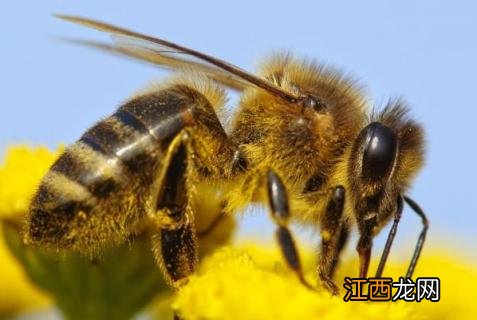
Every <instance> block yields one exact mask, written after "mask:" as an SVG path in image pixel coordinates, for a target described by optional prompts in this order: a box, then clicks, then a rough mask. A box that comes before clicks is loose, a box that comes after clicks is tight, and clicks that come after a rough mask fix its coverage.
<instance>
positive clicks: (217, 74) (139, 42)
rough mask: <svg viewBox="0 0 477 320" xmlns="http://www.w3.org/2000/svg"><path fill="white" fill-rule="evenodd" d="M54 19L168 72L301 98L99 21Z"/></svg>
mask: <svg viewBox="0 0 477 320" xmlns="http://www.w3.org/2000/svg"><path fill="white" fill-rule="evenodd" d="M57 17H58V18H61V19H63V20H67V21H70V22H73V23H77V24H80V25H84V26H86V27H90V28H94V29H97V30H99V31H102V32H107V33H109V34H110V35H111V37H112V40H113V45H110V46H108V45H103V44H100V43H93V42H89V44H93V46H96V47H98V46H99V47H100V48H101V47H102V48H103V49H106V50H108V51H112V52H115V53H120V54H123V55H127V56H130V57H134V58H138V59H141V60H144V61H148V62H152V63H155V64H159V65H162V66H168V67H170V68H176V67H180V68H186V67H192V68H196V69H199V70H201V71H204V72H205V73H206V74H208V75H209V76H211V78H212V79H214V80H216V81H219V82H221V83H224V84H225V85H228V86H230V87H232V88H239V90H243V89H244V88H245V86H246V85H254V86H257V87H259V88H262V89H264V90H266V91H268V92H269V93H271V94H273V95H275V96H277V97H280V98H282V99H285V100H287V101H289V102H295V101H296V100H297V99H299V98H300V97H298V96H295V95H294V94H292V93H290V92H287V91H285V90H283V89H282V88H280V87H278V86H276V85H274V84H273V83H271V82H269V81H267V80H266V79H263V78H260V77H257V76H255V75H253V74H251V73H248V72H247V71H245V70H243V69H241V68H239V67H236V66H234V65H232V64H230V63H228V62H225V61H223V60H220V59H217V58H214V57H212V56H209V55H206V54H204V53H202V52H199V51H196V50H193V49H189V48H186V47H183V46H181V45H178V44H175V43H172V42H169V41H166V40H163V39H159V38H154V37H151V36H148V35H144V34H141V33H137V32H134V31H130V30H127V29H123V28H120V27H116V26H113V25H110V24H107V23H103V22H100V21H95V20H91V19H86V18H80V17H75V16H66V15H57ZM94 44H96V45H94Z"/></svg>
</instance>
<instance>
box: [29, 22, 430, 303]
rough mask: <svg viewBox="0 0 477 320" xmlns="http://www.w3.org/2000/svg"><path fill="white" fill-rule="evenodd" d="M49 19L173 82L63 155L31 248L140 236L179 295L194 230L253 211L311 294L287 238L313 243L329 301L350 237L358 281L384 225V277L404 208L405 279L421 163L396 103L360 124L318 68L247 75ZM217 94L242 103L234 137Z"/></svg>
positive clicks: (190, 265) (359, 110) (275, 60)
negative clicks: (145, 230) (252, 207)
mask: <svg viewBox="0 0 477 320" xmlns="http://www.w3.org/2000/svg"><path fill="white" fill-rule="evenodd" d="M59 17H60V18H62V19H64V20H67V21H70V22H74V23H78V24H81V25H84V26H87V27H91V28H95V29H98V30H100V31H103V32H106V33H109V34H110V35H111V36H112V40H113V41H112V44H104V43H97V42H87V41H85V42H82V43H83V44H86V45H89V46H93V47H96V48H100V49H102V50H106V51H109V52H113V53H117V54H122V55H126V56H129V57H133V58H137V59H140V60H143V61H147V62H150V63H154V64H157V65H160V66H162V67H166V68H170V69H172V70H176V71H178V72H177V74H176V75H175V76H173V77H172V78H171V79H169V80H166V81H164V82H163V83H162V84H160V85H156V86H152V87H150V88H148V89H147V90H144V91H142V92H141V93H139V94H137V95H136V96H134V97H133V98H131V99H130V100H128V101H127V102H126V103H124V104H122V105H121V106H120V107H119V109H117V110H116V112H115V113H114V114H112V115H111V116H110V117H108V118H106V119H104V120H101V121H100V122H98V123H97V124H96V125H94V126H93V127H91V128H90V129H88V130H87V131H86V132H85V133H84V134H83V135H82V137H81V138H80V139H79V140H78V141H77V142H75V143H74V144H72V145H71V146H69V147H67V148H66V150H65V151H64V153H63V154H62V155H61V157H59V159H58V160H57V161H56V162H55V163H54V164H53V166H52V167H51V169H50V170H49V172H48V173H47V174H46V176H45V177H44V178H43V180H42V182H41V184H40V186H39V188H38V190H37V192H36V195H35V196H34V198H33V200H32V202H31V208H30V213H29V217H28V221H27V230H26V236H25V237H26V241H27V242H28V243H32V244H37V245H44V246H50V247H55V248H59V249H72V250H77V251H81V252H90V253H91V252H96V251H98V250H101V248H103V247H104V246H107V245H114V244H119V243H122V242H124V241H125V240H126V239H127V238H128V236H129V235H130V234H131V233H132V232H133V230H135V228H136V227H137V225H139V224H146V225H147V226H148V227H149V228H150V229H151V230H152V236H151V241H152V249H153V252H154V257H155V259H156V261H157V263H158V265H159V267H160V269H161V271H162V273H163V274H164V277H165V279H166V281H167V282H168V283H169V284H170V285H171V286H172V287H175V288H179V287H180V286H181V285H182V284H183V283H185V282H187V279H188V277H189V276H190V275H191V274H192V273H193V272H194V270H195V269H196V265H197V260H198V254H197V250H198V233H200V231H197V230H196V223H195V221H196V219H197V218H200V217H202V216H205V215H206V216H209V217H210V216H213V217H215V218H214V219H209V220H210V221H209V222H210V225H209V228H207V230H206V232H208V231H210V230H212V229H213V228H214V227H215V226H217V221H219V220H220V219H221V218H224V217H228V216H230V215H232V214H233V213H236V212H238V211H241V210H242V209H243V208H244V207H245V206H247V205H249V204H250V203H262V204H265V205H267V206H268V208H269V212H270V217H271V219H272V221H273V222H274V223H275V225H276V238H277V241H278V244H279V246H280V248H281V252H282V254H283V257H284V260H285V261H286V263H287V265H288V266H289V267H290V268H291V269H292V270H293V271H294V272H296V274H297V276H298V278H299V279H300V280H301V281H302V282H303V284H305V285H306V286H308V287H310V288H313V286H312V285H311V284H310V283H309V282H308V281H307V280H306V279H305V277H304V275H303V271H302V266H301V262H300V257H299V253H298V249H297V246H296V244H295V241H294V239H293V236H292V233H291V232H290V229H289V224H290V223H291V222H296V223H301V224H305V225H307V226H311V227H313V228H316V229H317V230H320V235H321V240H322V242H321V253H320V255H319V262H318V268H317V278H318V279H319V281H321V282H322V284H323V285H324V286H325V287H326V288H327V289H328V290H329V291H330V292H331V293H333V294H337V293H338V287H337V285H336V284H335V282H334V281H333V274H334V271H335V269H336V266H337V263H338V258H339V255H340V252H341V251H342V249H343V247H344V245H345V243H346V242H347V239H348V235H349V233H350V230H351V228H352V227H356V228H357V230H358V232H359V240H358V243H357V247H356V249H357V252H358V254H359V276H360V277H366V275H367V273H368V266H369V261H370V256H371V248H372V243H373V238H374V237H375V236H376V235H377V234H378V233H379V232H380V230H381V229H382V228H383V227H384V226H385V225H387V224H388V222H390V221H391V220H393V223H392V227H391V229H390V232H389V235H388V238H387V242H386V245H385V248H384V251H383V254H382V256H381V260H380V264H379V266H378V269H377V272H376V276H377V277H380V276H381V275H382V273H383V269H384V266H385V263H386V259H387V257H388V254H389V251H390V248H391V244H392V242H393V239H394V236H395V234H396V230H397V226H398V223H399V220H400V218H401V213H402V210H403V204H404V203H407V204H408V205H409V206H410V207H411V208H412V209H413V210H414V212H416V213H417V215H419V217H420V218H421V220H422V223H423V228H422V231H421V233H420V236H419V239H418V242H417V245H416V248H415V251H414V255H413V257H412V259H411V262H410V265H409V268H408V271H407V275H406V276H407V277H411V276H412V274H413V271H414V269H415V267H416V264H417V261H418V258H419V255H420V253H421V250H422V247H423V243H424V240H425V236H426V231H427V229H428V220H427V218H426V216H425V214H424V212H423V210H422V209H421V208H420V207H419V206H418V204H417V203H416V202H415V201H413V200H412V199H411V198H409V197H407V196H406V195H405V194H406V191H407V190H408V188H409V186H410V183H411V181H412V179H413V178H414V177H415V175H416V174H417V172H418V171H419V169H420V168H421V167H422V164H423V161H424V134H423V128H422V126H421V125H420V124H418V123H417V122H416V121H414V120H413V119H412V118H410V117H409V116H408V108H407V107H406V105H405V104H404V103H403V102H402V101H401V100H394V101H390V102H389V103H388V104H387V105H386V106H385V107H384V108H383V109H382V110H381V111H372V112H370V111H368V102H367V100H366V98H365V96H364V94H363V93H362V91H361V89H360V88H359V87H358V86H357V85H356V83H355V81H353V80H352V79H349V78H347V77H345V76H343V75H342V74H341V73H339V72H337V71H335V70H333V69H331V68H330V67H324V66H321V65H319V64H317V63H315V62H314V61H310V60H304V59H299V58H296V57H294V56H292V55H291V54H282V55H276V56H273V57H271V58H270V59H268V60H266V61H265V63H264V64H263V65H262V67H261V69H260V71H259V73H258V75H253V74H251V73H248V72H246V71H244V70H242V69H240V68H238V67H236V66H233V65H231V64H229V63H226V62H224V61H222V60H219V59H217V58H213V57H211V56H208V55H206V54H204V53H201V52H198V51H195V50H192V49H188V48H186V47H183V46H180V45H177V44H175V43H172V42H168V41H165V40H162V39H159V38H154V37H150V36H147V35H143V34H140V33H137V32H133V31H129V30H126V29H123V28H120V27H116V26H113V25H109V24H106V23H103V22H99V21H94V20H90V19H85V18H80V17H73V16H64V15H63V16H59ZM225 88H229V89H232V90H235V91H238V92H240V93H241V98H240V101H239V103H238V106H237V108H236V112H235V114H234V117H233V121H232V122H231V125H230V128H224V126H223V125H222V123H221V122H220V121H219V118H218V116H217V114H218V112H220V111H221V110H222V108H223V107H224V105H225V102H226V94H225ZM226 129H227V130H226ZM202 201H212V202H214V203H216V204H217V206H216V207H217V208H218V209H217V210H216V211H217V212H212V214H211V213H210V212H204V210H202V211H201V209H199V208H198V206H197V205H194V203H196V204H197V203H200V202H202ZM206 232H201V233H206Z"/></svg>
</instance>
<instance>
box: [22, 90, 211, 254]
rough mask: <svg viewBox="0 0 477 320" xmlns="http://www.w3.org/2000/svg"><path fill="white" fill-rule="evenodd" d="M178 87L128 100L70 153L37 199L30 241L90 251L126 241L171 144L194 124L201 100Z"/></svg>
mask: <svg viewBox="0 0 477 320" xmlns="http://www.w3.org/2000/svg"><path fill="white" fill-rule="evenodd" d="M177 87H178V86H173V87H170V88H167V89H163V90H161V91H156V92H153V93H149V94H146V95H142V96H138V97H136V98H134V99H132V100H130V101H129V102H127V103H125V104H124V105H123V106H121V107H120V108H119V109H118V110H117V111H116V112H115V113H114V114H113V115H111V116H110V117H108V118H106V119H105V120H103V121H101V122H99V123H97V124H96V125H95V126H93V127H91V128H90V129H89V130H87V131H86V132H85V133H84V135H83V136H82V137H81V138H80V140H78V141H77V142H76V143H74V144H73V145H71V146H69V147H68V148H67V149H66V150H65V152H64V154H63V155H62V156H61V157H60V158H59V159H58V160H57V161H56V162H55V163H54V165H53V166H52V167H51V170H50V171H49V173H48V174H47V175H46V176H45V178H44V179H43V181H42V184H41V186H40V188H39V190H38V192H37V194H36V196H35V198H34V199H33V201H32V204H31V212H30V219H29V236H30V238H31V240H33V241H35V242H41V243H50V244H56V245H58V246H75V247H76V248H79V249H84V247H88V246H90V245H92V244H96V245H97V244H98V243H100V242H105V241H109V240H111V239H112V238H114V234H115V233H117V234H119V237H121V236H122V237H124V234H125V233H126V232H127V230H128V224H132V223H134V222H136V221H137V220H138V219H139V218H140V217H141V216H143V215H144V214H145V213H146V210H147V208H146V204H147V203H149V202H151V201H150V200H151V199H153V197H154V196H155V195H153V194H152V190H151V185H152V184H154V182H155V181H156V179H157V174H158V173H159V172H160V170H161V167H162V160H163V158H164V153H165V151H166V150H167V147H168V144H169V143H170V141H171V140H172V139H173V138H174V137H175V136H176V135H177V134H178V133H179V132H180V131H181V130H182V129H183V128H184V127H185V126H188V125H192V124H193V123H194V119H193V116H192V110H193V104H194V101H195V99H196V97H195V96H188V95H186V94H185V93H184V91H183V90H179V89H177ZM191 93H194V94H195V95H198V93H197V92H195V91H191ZM201 97H202V96H201ZM78 243H79V244H78Z"/></svg>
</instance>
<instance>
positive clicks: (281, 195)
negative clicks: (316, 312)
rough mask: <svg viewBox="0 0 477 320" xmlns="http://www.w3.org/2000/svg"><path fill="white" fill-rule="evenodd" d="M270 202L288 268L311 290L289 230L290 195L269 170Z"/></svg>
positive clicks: (277, 234) (280, 181)
mask: <svg viewBox="0 0 477 320" xmlns="http://www.w3.org/2000/svg"><path fill="white" fill-rule="evenodd" d="M267 191H268V201H269V205H270V209H271V215H272V218H273V221H274V222H275V224H276V225H277V230H276V236H277V240H278V244H279V246H280V249H281V250H282V254H283V257H284V258H285V260H286V262H287V264H288V266H289V267H290V268H291V269H292V270H293V271H295V272H296V274H297V275H298V278H299V279H300V281H301V282H302V283H303V284H304V285H305V286H306V287H307V288H309V289H312V290H314V288H313V286H312V285H311V284H309V283H308V281H306V279H305V276H304V274H303V269H302V266H301V261H300V256H299V254H298V250H297V248H296V245H295V241H294V240H293V236H292V234H291V232H290V229H289V228H288V221H289V218H290V211H289V207H288V195H287V191H286V188H285V186H284V184H283V182H282V180H281V179H280V177H279V176H278V175H277V174H276V173H275V172H273V171H272V170H269V171H268V173H267Z"/></svg>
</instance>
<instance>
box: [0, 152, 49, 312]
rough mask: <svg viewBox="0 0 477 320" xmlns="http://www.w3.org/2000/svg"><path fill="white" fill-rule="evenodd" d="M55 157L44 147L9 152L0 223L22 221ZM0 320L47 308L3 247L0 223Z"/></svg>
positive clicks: (0, 187) (0, 171)
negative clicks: (34, 309) (0, 319)
mask: <svg viewBox="0 0 477 320" xmlns="http://www.w3.org/2000/svg"><path fill="white" fill-rule="evenodd" d="M56 157H57V154H54V153H52V152H50V151H48V149H47V148H45V147H39V148H36V149H32V148H28V147H14V148H11V149H10V150H9V151H8V153H7V156H6V160H5V162H4V163H3V165H2V166H1V167H0V219H2V220H6V219H22V218H23V216H24V214H25V213H26V212H27V210H28V204H29V201H30V198H31V196H32V195H33V193H34V191H35V188H36V185H37V184H38V183H39V181H40V178H41V177H42V176H43V175H44V174H45V172H46V171H47V170H48V168H49V167H50V165H51V164H52V162H53V161H54V160H55V158H56ZM0 261H1V264H0V318H1V317H2V316H5V315H8V314H16V313H18V312H20V311H24V310H26V309H32V308H39V307H43V306H46V305H48V304H49V303H50V300H51V299H49V298H48V297H47V296H46V295H45V294H44V293H42V292H40V291H39V290H38V289H36V288H35V287H34V286H33V285H32V284H31V282H30V281H29V280H28V278H27V276H26V275H25V272H24V271H23V269H22V267H21V265H20V264H19V263H18V262H17V261H16V260H15V258H14V257H13V256H12V255H11V253H10V252H9V250H8V249H7V247H6V244H5V240H4V235H3V227H2V222H1V220H0Z"/></svg>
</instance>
